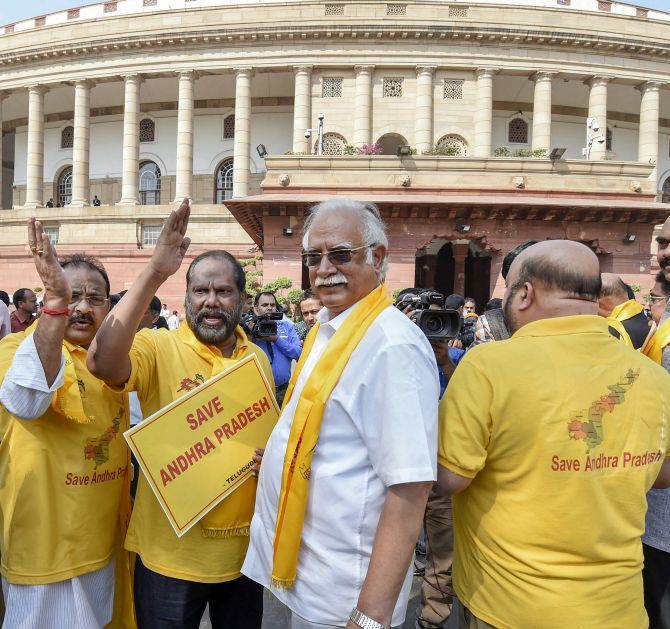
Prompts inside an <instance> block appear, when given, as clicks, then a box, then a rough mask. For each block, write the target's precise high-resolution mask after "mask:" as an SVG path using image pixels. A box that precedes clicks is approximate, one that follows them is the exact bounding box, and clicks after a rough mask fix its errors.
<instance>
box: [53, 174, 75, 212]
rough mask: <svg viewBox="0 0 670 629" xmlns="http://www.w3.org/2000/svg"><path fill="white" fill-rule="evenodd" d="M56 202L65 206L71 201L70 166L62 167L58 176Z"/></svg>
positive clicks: (60, 205) (59, 205)
mask: <svg viewBox="0 0 670 629" xmlns="http://www.w3.org/2000/svg"><path fill="white" fill-rule="evenodd" d="M57 189H58V191H57V193H56V203H57V204H58V207H65V206H66V205H69V204H70V201H72V166H68V167H67V168H64V169H63V170H62V171H61V173H60V175H59V176H58V184H57Z"/></svg>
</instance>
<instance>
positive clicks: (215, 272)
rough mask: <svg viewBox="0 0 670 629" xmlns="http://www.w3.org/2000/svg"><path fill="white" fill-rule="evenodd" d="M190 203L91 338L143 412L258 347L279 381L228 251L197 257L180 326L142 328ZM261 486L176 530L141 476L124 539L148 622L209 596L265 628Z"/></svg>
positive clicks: (108, 371)
mask: <svg viewBox="0 0 670 629" xmlns="http://www.w3.org/2000/svg"><path fill="white" fill-rule="evenodd" d="M189 213H190V209H189V203H188V201H184V203H182V205H181V206H180V207H179V209H178V210H176V211H174V212H172V214H171V215H170V217H169V218H168V220H167V222H166V223H165V226H164V228H163V231H162V232H161V235H160V237H159V240H158V242H157V244H156V249H155V251H154V254H153V256H152V258H151V261H150V262H149V264H148V266H147V268H146V269H145V270H144V271H143V272H142V273H141V274H140V276H139V277H138V278H137V280H136V281H135V283H134V284H133V286H132V288H131V289H130V290H129V291H128V293H127V294H126V295H125V297H124V298H123V299H122V300H121V301H120V302H119V303H118V305H117V306H116V307H115V308H114V310H113V311H112V312H111V313H110V316H109V317H108V318H107V320H106V321H105V323H104V324H103V326H102V327H101V329H100V331H99V333H98V335H97V337H96V339H95V341H94V343H93V345H92V346H91V351H90V356H89V367H90V369H91V371H92V372H93V373H95V374H96V375H97V376H98V377H100V378H101V379H102V380H104V381H105V382H106V383H107V384H108V385H109V386H111V387H113V388H123V390H126V391H137V394H138V397H139V400H140V404H141V405H142V411H143V414H144V417H148V416H150V415H152V414H153V413H155V412H156V411H158V410H160V409H161V408H163V407H165V406H166V405H168V404H170V403H171V402H173V401H174V400H176V399H178V398H179V397H181V396H182V395H184V394H185V393H186V392H187V391H191V390H192V389H194V388H195V387H197V386H199V385H200V384H202V383H203V382H205V381H206V380H208V379H209V378H211V377H212V376H214V375H215V374H217V373H219V372H221V371H223V370H224V369H227V368H228V367H230V366H232V365H233V364H234V363H235V362H236V361H238V360H240V359H242V358H244V357H245V356H248V355H250V354H252V353H253V354H256V356H257V357H258V360H259V361H260V364H261V366H262V368H263V370H264V372H265V375H266V377H267V378H268V380H269V381H270V383H271V384H272V383H273V382H272V371H271V369H270V365H269V363H268V360H267V358H266V357H265V354H264V353H263V351H262V350H261V349H260V348H258V347H256V346H255V345H253V344H252V343H250V342H249V340H248V339H247V337H246V335H245V334H244V332H243V331H242V328H240V327H239V325H238V323H239V321H240V315H241V312H242V305H243V303H244V300H245V298H246V295H245V292H244V286H245V277H244V271H243V270H242V267H241V266H240V264H239V263H238V262H237V260H236V259H235V258H234V257H233V256H232V255H230V254H229V253H227V252H226V251H207V252H205V253H203V254H201V255H199V256H198V257H197V258H195V259H194V260H193V262H192V263H191V265H190V266H189V268H188V271H187V273H186V301H185V308H186V319H185V320H184V321H182V323H181V325H180V326H179V328H178V329H177V330H172V331H169V330H142V331H140V332H138V333H137V334H135V331H136V329H137V326H138V324H139V322H140V320H141V319H142V316H143V314H144V313H145V312H146V310H147V308H148V307H149V301H150V299H151V295H153V294H155V293H156V292H157V291H158V289H159V288H160V286H161V285H162V284H163V282H165V280H166V279H167V278H168V277H170V276H171V275H173V274H174V273H175V272H177V271H178V270H179V268H180V267H181V264H182V260H183V258H184V255H185V254H186V251H187V249H188V246H189V244H190V239H189V238H187V237H185V233H186V227H187V224H188V217H189ZM255 493H256V481H255V480H249V481H247V482H246V483H244V484H243V485H242V486H241V487H240V488H239V489H238V490H236V491H235V492H234V493H232V494H231V495H230V496H228V497H227V498H226V499H225V500H223V502H221V503H220V504H219V505H218V506H217V507H216V508H215V509H214V510H212V511H210V512H209V513H208V514H207V515H206V516H205V517H204V518H203V519H202V520H200V522H199V523H198V525H196V526H194V527H193V528H192V529H190V530H189V531H188V532H187V533H186V534H184V535H183V536H182V537H180V538H178V537H177V536H176V535H175V534H174V531H173V530H172V527H171V526H170V524H169V522H168V519H167V518H166V517H165V514H164V513H163V510H162V509H161V507H160V504H159V503H158V501H157V500H156V498H155V496H154V494H153V492H152V491H151V488H150V487H149V485H148V484H147V482H146V480H145V478H144V477H143V476H142V477H141V479H140V483H139V487H138V490H137V497H136V500H135V507H134V509H133V514H132V518H131V521H130V529H129V531H128V536H127V538H126V548H128V549H129V550H132V551H133V552H135V553H137V562H136V566H135V602H136V609H137V622H138V625H139V627H140V629H148V628H151V629H156V628H158V629H161V628H167V627H188V628H190V627H195V628H197V627H198V626H199V623H200V620H201V618H202V615H203V613H204V611H205V607H206V606H207V605H209V615H210V619H211V621H212V627H214V628H215V629H224V628H225V629H237V628H240V629H242V628H245V629H248V628H251V629H253V628H256V627H257V628H260V626H261V620H262V615H263V598H262V596H263V591H262V588H261V587H260V586H258V585H257V584H256V583H254V582H253V581H251V580H250V579H247V578H246V577H244V576H242V575H241V573H240V568H241V566H242V561H243V559H244V555H245V553H246V551H247V545H248V542H249V538H248V535H249V525H250V522H251V516H252V513H253V505H254V497H255Z"/></svg>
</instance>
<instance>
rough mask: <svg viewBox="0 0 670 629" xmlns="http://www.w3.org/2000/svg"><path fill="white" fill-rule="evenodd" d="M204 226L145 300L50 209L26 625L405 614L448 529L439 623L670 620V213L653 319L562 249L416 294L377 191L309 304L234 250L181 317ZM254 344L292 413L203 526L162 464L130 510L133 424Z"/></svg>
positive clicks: (32, 401)
mask: <svg viewBox="0 0 670 629" xmlns="http://www.w3.org/2000/svg"><path fill="white" fill-rule="evenodd" d="M189 215H190V205H189V203H188V201H185V202H184V203H183V204H182V205H181V206H180V207H179V208H178V209H177V210H175V211H174V212H172V213H171V215H170V217H169V218H168V219H167V221H166V223H165V225H164V227H163V230H162V233H161V235H160V238H159V241H158V244H157V246H156V248H155V250H154V253H153V255H152V257H151V259H150V261H149V263H148V264H147V266H146V268H145V269H144V270H143V271H142V273H141V274H140V275H139V277H138V278H137V279H136V281H135V282H134V283H133V285H132V287H131V288H130V289H128V291H124V292H122V293H118V294H112V293H111V291H110V282H109V278H108V276H107V273H106V271H105V269H104V267H103V266H102V265H101V264H100V263H99V262H98V261H97V260H96V259H94V258H91V257H87V256H85V255H81V254H74V255H70V256H67V257H64V258H61V259H59V258H58V257H57V255H56V251H55V249H54V247H53V246H52V245H51V243H50V242H49V239H48V237H47V236H46V235H45V234H44V231H43V228H42V225H41V224H40V222H39V221H36V220H34V219H32V220H31V221H30V222H29V225H28V244H29V247H30V250H31V252H32V254H33V258H34V262H35V267H36V269H37V272H38V273H39V276H40V278H41V281H42V284H43V286H44V300H43V304H42V307H41V309H40V316H39V317H35V316H34V315H35V312H36V310H37V300H36V295H35V293H34V292H33V291H30V290H28V289H22V290H21V291H17V293H16V294H15V295H14V296H13V300H12V302H13V305H14V308H15V310H14V312H12V313H11V315H10V314H9V310H8V309H7V306H8V305H9V303H8V302H9V299H8V298H7V300H5V299H4V298H3V299H0V302H1V303H2V305H1V306H0V331H2V330H5V331H7V330H8V329H11V332H12V333H9V334H7V335H6V336H5V338H4V339H3V340H2V341H0V382H1V384H0V571H1V572H2V589H3V595H4V604H5V608H6V609H5V619H4V623H5V625H4V626H6V627H10V628H11V627H19V626H20V627H30V628H42V627H44V628H47V627H48V628H49V629H52V628H56V629H60V628H63V629H65V628H68V629H70V628H72V627H77V628H87V629H88V628H91V627H104V626H112V627H135V626H138V627H140V628H141V629H145V628H152V629H153V628H159V629H163V628H165V629H167V628H187V629H190V628H193V629H196V628H197V627H199V625H200V622H201V619H202V617H203V614H204V613H205V609H206V608H207V607H208V608H209V616H210V620H211V624H212V626H213V627H214V628H215V629H223V628H225V629H235V628H238V627H239V628H242V627H244V628H245V629H249V628H251V629H254V628H258V629H259V628H260V627H261V623H262V616H263V591H264V588H265V589H266V590H269V591H270V592H271V593H272V595H274V597H276V599H277V600H278V604H279V605H280V606H282V607H283V608H284V609H285V613H286V617H287V618H288V623H289V627H290V628H291V629H306V628H309V627H317V628H329V627H333V628H346V629H356V628H362V629H384V628H390V627H399V626H400V625H402V624H403V622H404V621H405V615H406V609H407V603H408V599H409V593H410V586H411V583H412V575H413V567H414V562H413V559H414V556H415V548H416V543H417V539H419V537H420V533H421V531H422V530H423V533H422V537H423V539H425V548H426V554H427V557H426V565H425V568H424V569H422V570H420V571H419V573H420V574H422V576H423V580H422V600H421V606H420V610H419V616H418V618H416V620H415V622H416V626H417V627H418V628H419V629H428V628H431V629H432V628H437V627H443V626H444V623H445V622H446V621H447V618H448V617H449V616H450V615H451V613H452V605H453V602H454V599H457V600H458V603H459V604H458V626H459V627H460V628H468V627H469V628H478V629H481V628H486V627H501V628H502V627H510V628H511V627H514V628H519V629H526V628H529V627H542V628H547V629H558V628H564V627H573V628H584V627H603V628H604V627H607V628H610V627H622V628H626V629H627V628H632V627H635V628H642V627H647V626H650V625H651V626H652V627H666V626H670V624H669V623H670V614H669V613H668V608H669V605H670V598H668V595H669V593H670V589H669V588H670V568H669V566H670V561H669V559H670V558H669V556H668V553H670V490H669V489H666V488H667V487H670V463H667V462H666V461H667V459H666V457H667V455H668V453H669V452H670V446H669V444H668V435H669V434H670V433H669V430H668V428H669V427H668V416H669V413H670V376H669V375H668V373H667V371H668V370H669V369H670V353H668V351H667V350H668V346H669V345H670V308H668V306H667V304H668V301H669V300H670V220H669V221H668V222H667V223H666V224H665V225H664V227H663V230H662V231H661V233H660V235H659V237H658V239H657V240H658V261H659V265H660V268H661V270H660V272H659V273H658V275H657V276H656V277H655V278H654V284H653V286H652V287H651V290H650V294H649V301H648V309H645V305H644V304H641V303H638V301H637V300H636V299H635V295H634V293H633V292H632V291H631V289H630V287H629V286H627V285H626V284H625V283H624V282H623V281H622V280H621V278H619V277H617V276H615V275H612V274H601V271H600V268H599V263H598V259H597V257H596V256H595V254H594V253H593V252H592V251H591V250H590V249H589V248H587V247H586V246H584V245H582V244H580V243H576V242H571V241H557V240H548V241H542V242H534V241H529V242H526V243H520V244H519V246H518V247H516V248H515V249H513V250H512V251H511V252H509V254H508V255H507V256H506V257H505V260H504V264H503V269H502V274H503V277H504V278H505V283H506V291H505V296H504V298H503V299H502V300H501V299H492V300H490V301H489V302H488V303H486V304H477V303H476V302H475V300H474V299H472V298H470V297H467V296H461V295H447V296H445V295H441V294H440V293H437V292H436V291H434V290H432V289H431V288H430V287H412V288H409V289H406V290H404V291H401V292H400V293H399V294H398V295H397V296H396V297H395V300H392V299H391V298H390V297H389V295H388V291H387V289H386V286H385V284H384V277H385V274H386V272H387V269H388V260H389V241H388V236H387V234H386V230H385V226H384V223H383V221H382V219H381V217H380V214H379V212H378V210H377V208H376V207H374V206H372V205H369V204H365V203H361V202H358V201H353V200H349V199H333V200H328V201H325V202H322V203H319V204H318V205H316V206H315V207H314V208H312V210H311V212H310V214H309V216H308V217H307V219H306V221H305V224H304V228H303V247H304V252H303V262H304V264H305V266H306V267H307V269H308V271H309V279H310V284H311V287H312V288H311V289H310V290H308V291H305V292H304V293H303V294H302V295H301V297H300V300H299V303H298V304H297V305H296V311H297V312H296V315H297V319H298V320H297V321H292V320H291V318H290V317H288V316H287V315H289V314H291V313H290V309H286V308H283V307H282V304H280V303H278V299H277V296H276V295H275V294H273V293H272V292H266V291H260V292H258V293H257V294H256V295H254V296H253V298H250V296H249V295H247V294H246V293H245V283H246V282H245V274H244V271H243V269H242V267H241V266H240V264H239V262H238V261H237V260H236V258H235V257H234V256H232V255H230V254H229V253H227V252H225V251H223V250H212V251H207V252H205V253H202V254H200V255H198V256H197V257H195V258H194V259H193V260H192V262H191V263H190V265H189V267H188V271H187V274H186V285H185V301H184V304H185V318H184V320H183V321H180V320H179V316H178V314H177V312H176V311H173V312H172V313H171V312H170V310H169V309H168V308H167V305H166V304H164V303H161V301H160V299H158V298H157V297H156V296H155V295H156V294H157V293H158V292H159V291H160V288H161V286H162V285H163V283H164V282H165V281H166V280H167V279H168V278H169V277H170V276H172V275H173V274H174V273H176V272H177V271H178V269H180V268H181V266H182V263H183V262H184V259H185V256H186V255H187V251H188V248H189V244H190V241H189V238H188V236H187V235H186V233H187V228H188V221H189ZM1 297H3V296H2V294H0V298H1ZM394 301H395V303H394ZM3 306H4V309H3ZM394 306H395V307H394ZM478 309H480V313H479V314H478V313H477V311H478ZM5 310H7V316H5V314H3V313H4V311H5ZM647 310H648V312H647ZM426 316H428V317H436V318H435V319H433V320H432V321H433V322H438V323H440V322H443V323H445V324H446V323H450V322H454V321H457V322H458V325H456V326H455V327H454V326H451V327H450V325H445V327H444V329H442V330H441V331H440V332H439V333H438V332H435V333H433V332H434V330H433V328H431V325H428V327H425V326H424V324H422V321H425V320H426ZM440 317H442V319H441V318H440ZM15 328H16V329H15ZM250 355H255V356H256V358H257V360H258V363H259V365H260V367H261V369H262V371H263V373H264V375H265V378H266V379H267V381H268V382H269V383H270V384H271V385H272V386H273V387H275V391H276V396H277V400H278V401H279V403H280V404H281V414H280V416H279V419H278V421H277V423H276V425H275V426H274V429H273V431H272V434H271V435H270V438H269V440H268V442H267V443H266V444H263V443H259V444H253V446H254V447H255V451H254V462H255V467H254V475H253V477H252V478H251V479H250V480H248V481H247V482H245V483H243V484H242V485H241V486H240V488H239V489H237V490H236V491H235V492H233V493H232V494H230V495H229V496H228V497H226V498H225V499H224V500H223V501H222V502H220V503H219V504H218V505H217V506H216V507H215V508H214V509H212V510H211V511H209V512H208V513H207V514H206V515H205V516H204V517H203V518H202V519H201V520H200V521H199V522H198V524H197V525H196V526H194V527H193V528H191V529H190V530H189V531H188V532H186V533H185V534H184V535H183V536H181V537H178V536H177V535H176V534H175V533H174V531H173V529H172V528H171V526H170V524H169V522H168V519H167V518H166V516H165V514H164V513H163V510H162V508H161V506H160V504H159V502H158V500H157V498H156V497H155V495H154V494H153V492H152V490H151V488H150V486H149V483H148V482H147V481H146V479H145V478H144V476H143V474H141V473H139V472H138V473H137V474H136V476H135V481H139V482H138V483H137V487H136V491H135V490H133V492H132V496H134V500H133V499H131V489H130V485H131V478H132V476H133V473H132V469H133V467H132V466H131V462H130V453H129V451H128V448H127V447H126V445H125V442H124V439H123V431H124V430H126V429H127V428H128V426H129V425H130V424H131V423H133V424H134V423H138V422H141V421H142V420H143V418H146V417H149V416H151V415H153V414H154V413H156V412H157V411H159V410H161V409H163V408H165V407H166V406H168V405H170V404H172V403H173V402H174V401H175V400H177V399H179V398H180V397H181V396H182V395H184V393H185V392H186V391H188V390H191V389H192V388H193V387H195V386H199V385H201V384H202V383H204V382H206V381H207V380H209V379H210V378H211V377H212V376H213V375H216V374H217V373H219V372H221V371H222V370H225V369H227V368H228V367H230V366H232V365H234V364H235V363H236V362H237V361H239V360H242V359H244V358H245V357H248V356H250ZM191 385H192V386H191Z"/></svg>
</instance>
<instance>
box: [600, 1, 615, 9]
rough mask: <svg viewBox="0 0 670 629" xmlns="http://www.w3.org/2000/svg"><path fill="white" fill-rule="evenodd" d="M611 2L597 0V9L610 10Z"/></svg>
mask: <svg viewBox="0 0 670 629" xmlns="http://www.w3.org/2000/svg"><path fill="white" fill-rule="evenodd" d="M611 10H612V3H611V2H609V1H608V0H598V11H611Z"/></svg>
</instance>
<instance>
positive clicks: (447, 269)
mask: <svg viewBox="0 0 670 629" xmlns="http://www.w3.org/2000/svg"><path fill="white" fill-rule="evenodd" d="M414 285H415V286H417V287H420V288H434V289H435V290H438V291H440V292H441V293H442V294H443V295H445V296H447V295H451V294H452V293H459V294H461V295H463V296H467V297H474V298H475V300H476V302H477V310H478V311H480V312H481V311H482V310H483V309H484V305H485V304H486V302H487V301H488V300H489V299H490V297H491V254H490V253H489V252H487V251H484V250H482V249H480V247H479V246H478V245H477V243H476V241H470V240H444V239H439V238H438V239H435V240H433V241H432V242H431V243H430V244H429V245H427V246H426V247H422V248H421V249H419V250H417V252H416V262H415V267H414Z"/></svg>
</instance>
